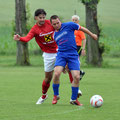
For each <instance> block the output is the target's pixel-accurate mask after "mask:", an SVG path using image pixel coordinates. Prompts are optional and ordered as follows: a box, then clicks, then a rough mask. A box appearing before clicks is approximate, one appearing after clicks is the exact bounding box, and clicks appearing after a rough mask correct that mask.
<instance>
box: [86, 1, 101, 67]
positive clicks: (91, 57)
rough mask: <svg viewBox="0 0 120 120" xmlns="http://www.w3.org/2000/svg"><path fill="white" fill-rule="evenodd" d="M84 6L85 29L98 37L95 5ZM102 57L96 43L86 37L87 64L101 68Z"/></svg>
mask: <svg viewBox="0 0 120 120" xmlns="http://www.w3.org/2000/svg"><path fill="white" fill-rule="evenodd" d="M85 6H86V27H87V28H88V29H89V30H90V31H91V32H93V33H95V34H97V35H98V37H99V35H100V30H99V27H98V23H97V4H95V3H94V4H93V6H92V5H89V4H85ZM101 62H102V55H101V53H100V51H99V43H98V41H95V40H93V39H92V38H91V37H90V36H87V63H88V64H92V65H94V66H101Z"/></svg>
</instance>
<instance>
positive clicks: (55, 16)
mask: <svg viewBox="0 0 120 120" xmlns="http://www.w3.org/2000/svg"><path fill="white" fill-rule="evenodd" d="M57 18H58V19H59V17H58V16H57V15H52V16H51V17H50V22H51V23H52V20H53V19H57Z"/></svg>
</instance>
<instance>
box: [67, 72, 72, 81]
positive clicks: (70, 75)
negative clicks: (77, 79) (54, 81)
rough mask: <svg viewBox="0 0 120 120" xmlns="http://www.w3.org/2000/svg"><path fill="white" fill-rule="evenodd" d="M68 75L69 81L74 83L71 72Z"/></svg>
mask: <svg viewBox="0 0 120 120" xmlns="http://www.w3.org/2000/svg"><path fill="white" fill-rule="evenodd" d="M68 74H69V79H70V82H71V83H72V81H73V77H72V74H71V72H69V73H68Z"/></svg>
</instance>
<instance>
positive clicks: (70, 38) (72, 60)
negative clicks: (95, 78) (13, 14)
mask: <svg viewBox="0 0 120 120" xmlns="http://www.w3.org/2000/svg"><path fill="white" fill-rule="evenodd" d="M50 21H51V24H52V26H53V27H54V29H55V32H54V35H53V37H54V40H55V41H56V43H57V45H58V53H57V57H56V62H55V68H54V76H53V91H54V97H53V100H52V104H56V103H57V100H59V99H60V97H59V85H60V80H59V78H60V75H61V72H62V71H63V70H64V68H65V66H66V64H68V68H69V70H70V71H71V74H72V77H73V82H72V87H71V88H72V95H71V99H70V104H73V105H78V106H81V105H82V104H80V102H79V101H78V100H77V95H78V90H79V79H80V61H79V55H78V53H77V46H76V42H75V37H74V31H75V30H82V31H83V32H85V33H87V34H88V35H90V36H91V37H92V38H93V39H95V40H97V35H96V34H93V33H92V32H90V31H89V30H88V29H87V28H84V27H82V26H80V25H78V24H76V23H74V22H66V23H61V21H60V19H59V17H58V16H57V15H53V16H51V18H50Z"/></svg>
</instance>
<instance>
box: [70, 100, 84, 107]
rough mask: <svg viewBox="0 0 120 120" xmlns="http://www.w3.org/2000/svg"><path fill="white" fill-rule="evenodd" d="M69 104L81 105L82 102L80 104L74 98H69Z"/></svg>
mask: <svg viewBox="0 0 120 120" xmlns="http://www.w3.org/2000/svg"><path fill="white" fill-rule="evenodd" d="M70 104H72V105H78V106H82V105H83V104H80V102H79V101H78V100H77V99H76V100H72V99H71V100H70Z"/></svg>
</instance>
